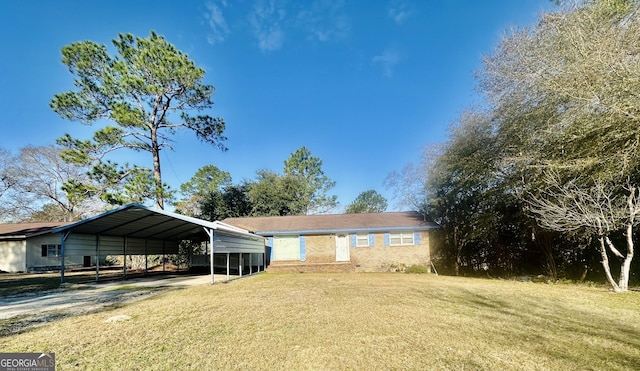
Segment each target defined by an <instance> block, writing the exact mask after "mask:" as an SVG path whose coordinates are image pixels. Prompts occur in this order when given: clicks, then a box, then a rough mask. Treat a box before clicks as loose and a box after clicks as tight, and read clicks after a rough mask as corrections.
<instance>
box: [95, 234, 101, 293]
mask: <svg viewBox="0 0 640 371" xmlns="http://www.w3.org/2000/svg"><path fill="white" fill-rule="evenodd" d="M98 280H100V235H99V234H96V282H98Z"/></svg>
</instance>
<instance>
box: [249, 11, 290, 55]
mask: <svg viewBox="0 0 640 371" xmlns="http://www.w3.org/2000/svg"><path fill="white" fill-rule="evenodd" d="M286 14H287V12H286V10H285V9H284V6H280V5H279V4H278V3H277V2H276V0H265V1H258V2H256V4H255V5H254V7H253V9H252V11H251V12H250V13H249V24H250V25H251V29H252V31H253V34H254V35H255V37H256V38H257V39H258V47H259V48H260V50H262V51H274V50H278V49H280V48H282V44H283V42H284V38H285V32H284V28H283V23H284V21H285V17H286Z"/></svg>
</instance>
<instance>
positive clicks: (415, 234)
mask: <svg viewBox="0 0 640 371" xmlns="http://www.w3.org/2000/svg"><path fill="white" fill-rule="evenodd" d="M413 244H414V245H420V232H413Z"/></svg>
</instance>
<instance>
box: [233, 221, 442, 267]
mask: <svg viewBox="0 0 640 371" xmlns="http://www.w3.org/2000/svg"><path fill="white" fill-rule="evenodd" d="M223 222H224V223H226V224H230V225H232V226H236V227H240V228H244V229H246V230H249V231H251V232H253V233H255V234H257V235H259V236H263V237H266V238H267V241H268V242H267V245H268V248H267V249H268V257H269V259H270V266H269V270H270V271H296V272H310V271H314V272H316V271H325V272H329V271H334V272H335V271H355V272H387V271H397V270H402V269H403V268H404V267H407V266H411V265H424V266H426V267H428V268H430V267H431V253H430V247H429V231H430V230H431V229H433V228H437V227H438V225H437V224H436V223H435V222H433V221H431V220H430V219H429V218H425V217H424V216H423V215H422V214H420V213H418V212H385V213H365V214H332V215H302V216H272V217H242V218H227V219H225V220H223Z"/></svg>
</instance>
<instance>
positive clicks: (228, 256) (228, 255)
mask: <svg viewBox="0 0 640 371" xmlns="http://www.w3.org/2000/svg"><path fill="white" fill-rule="evenodd" d="M230 255H231V254H229V253H227V281H229V278H230V277H229V268H230V267H229V263H230V262H229V260H230V258H231V256H230Z"/></svg>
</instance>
